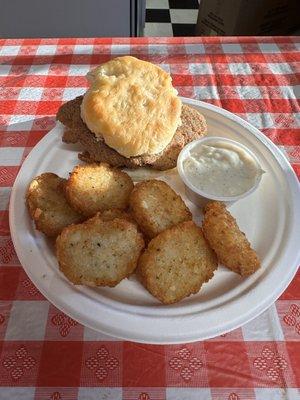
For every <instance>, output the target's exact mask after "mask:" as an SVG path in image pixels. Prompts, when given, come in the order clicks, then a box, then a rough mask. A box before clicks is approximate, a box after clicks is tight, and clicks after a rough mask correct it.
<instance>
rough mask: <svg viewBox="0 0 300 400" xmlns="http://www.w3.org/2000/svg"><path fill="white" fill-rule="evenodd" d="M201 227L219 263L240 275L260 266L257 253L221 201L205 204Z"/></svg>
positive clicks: (245, 274)
mask: <svg viewBox="0 0 300 400" xmlns="http://www.w3.org/2000/svg"><path fill="white" fill-rule="evenodd" d="M202 227H203V233H204V235H205V237H206V239H207V241H208V243H209V244H210V246H211V247H212V248H213V249H214V251H215V252H216V254H217V257H218V260H219V262H220V263H221V264H223V265H225V266H226V267H227V268H229V269H231V270H232V271H234V272H236V273H238V274H240V275H241V276H247V275H250V274H252V273H253V272H255V271H256V270H257V269H258V268H259V267H260V261H259V259H258V256H257V254H256V253H255V251H254V250H253V249H252V248H251V246H250V243H249V242H248V240H247V238H246V236H245V234H244V233H243V232H241V231H240V229H239V227H238V225H237V223H236V220H235V219H234V218H233V216H232V215H231V214H230V213H229V211H227V209H226V207H225V205H224V204H223V203H221V202H218V201H213V202H210V203H208V204H207V205H206V207H205V208H204V218H203V223H202Z"/></svg>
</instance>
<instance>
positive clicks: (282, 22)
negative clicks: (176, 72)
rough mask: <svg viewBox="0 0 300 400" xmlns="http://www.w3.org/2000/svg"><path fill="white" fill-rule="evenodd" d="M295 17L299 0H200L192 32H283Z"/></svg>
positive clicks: (295, 22) (295, 23)
mask: <svg viewBox="0 0 300 400" xmlns="http://www.w3.org/2000/svg"><path fill="white" fill-rule="evenodd" d="M299 17H300V0H201V2H200V6H199V15H198V21H197V27H196V35H200V36H247V35H257V36H264V35H283V34H286V33H289V32H291V31H292V30H293V29H294V30H295V29H297V28H298V27H299V23H300V18H299Z"/></svg>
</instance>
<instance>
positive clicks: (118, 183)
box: [65, 163, 133, 217]
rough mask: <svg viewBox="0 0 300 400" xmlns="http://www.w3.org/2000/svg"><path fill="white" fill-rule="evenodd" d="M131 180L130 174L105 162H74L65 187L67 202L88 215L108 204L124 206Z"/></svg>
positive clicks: (117, 206) (113, 206) (108, 207)
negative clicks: (75, 163) (76, 163)
mask: <svg viewBox="0 0 300 400" xmlns="http://www.w3.org/2000/svg"><path fill="white" fill-rule="evenodd" d="M132 189H133V182H132V179H131V178H130V176H129V175H127V174H126V173H125V172H123V171H120V170H118V169H116V168H112V167H110V166H109V165H108V164H104V163H102V164H88V165H78V166H76V167H75V168H74V169H73V171H72V173H71V174H70V177H69V179H68V181H67V184H66V187H65V193H66V198H67V200H68V202H69V203H70V205H71V206H72V207H73V208H74V209H75V210H77V211H78V212H80V213H82V214H83V215H85V216H87V217H91V216H93V215H95V214H96V212H98V211H104V210H108V209H110V208H120V209H125V208H126V207H127V206H128V200H129V195H130V193H131V191H132Z"/></svg>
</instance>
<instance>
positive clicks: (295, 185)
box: [9, 97, 300, 345]
mask: <svg viewBox="0 0 300 400" xmlns="http://www.w3.org/2000/svg"><path fill="white" fill-rule="evenodd" d="M181 99H182V100H183V102H184V103H187V104H189V105H192V106H193V105H194V106H196V107H201V108H204V109H207V110H210V111H213V112H216V113H217V114H221V115H222V116H223V117H225V118H227V119H230V120H232V121H234V122H236V123H238V124H240V125H242V126H244V127H245V128H246V129H247V130H249V131H250V132H251V134H253V135H254V136H255V137H256V138H257V139H258V140H259V141H260V142H261V143H262V144H263V145H264V146H265V147H267V148H268V149H269V150H273V151H272V153H273V156H274V157H275V158H276V161H277V163H278V164H279V165H280V168H281V169H283V166H285V167H287V171H288V172H289V174H288V173H287V171H285V172H284V175H285V179H286V180H287V183H288V184H289V188H290V194H291V195H292V197H293V203H295V201H294V198H295V197H299V198H300V184H299V182H298V178H297V176H296V174H295V172H294V170H293V169H292V167H291V165H290V163H289V161H288V159H287V158H286V156H285V155H284V154H283V152H282V151H281V150H280V149H279V148H278V147H277V146H276V145H275V144H274V143H273V142H272V141H271V140H270V139H269V138H267V137H266V136H265V135H264V134H263V133H262V132H260V131H259V130H258V129H257V128H256V127H254V126H253V125H251V124H250V123H249V122H248V121H246V120H243V119H242V118H241V117H239V116H237V115H235V114H233V113H231V112H230V111H228V110H225V109H223V108H220V107H217V106H215V105H212V104H210V103H205V102H203V101H200V100H195V99H189V98H185V97H181ZM55 128H57V124H56V125H55V127H54V128H52V129H51V130H50V131H49V132H48V133H47V134H46V135H45V137H44V138H43V139H41V141H40V142H39V143H38V144H37V146H39V145H40V146H42V145H43V141H44V140H45V141H46V140H47V138H48V135H49V134H50V133H51V132H52V130H53V129H55ZM29 154H30V153H29ZM26 161H27V159H25V161H24V162H23V164H22V165H21V167H20V169H19V172H18V174H17V176H16V179H15V182H14V185H13V186H12V189H11V196H10V202H9V226H10V234H11V238H12V241H13V244H14V247H15V251H16V254H17V256H18V258H19V260H20V263H21V266H22V267H23V269H24V270H25V272H26V274H27V275H28V276H29V278H30V279H31V280H32V282H33V283H34V284H35V286H37V287H38V289H39V290H40V292H41V293H42V294H43V295H44V297H45V298H46V299H47V300H48V301H50V302H51V303H52V304H53V305H54V306H55V307H57V308H58V309H60V310H61V311H63V312H64V313H66V314H68V315H71V317H72V318H74V319H75V320H77V321H78V322H80V323H81V324H83V325H85V326H87V327H89V328H91V329H94V330H95V329H96V330H97V331H100V332H102V333H105V334H107V335H110V336H114V337H117V338H120V339H123V340H133V341H136V342H140V343H152V344H162V345H164V344H176V343H188V342H194V341H197V340H205V339H208V338H211V337H215V336H218V335H220V334H223V333H226V332H229V331H231V330H233V329H235V328H238V327H240V326H242V325H244V324H246V323H247V322H249V321H251V320H252V319H254V318H256V317H257V316H258V315H260V314H261V313H262V312H264V311H265V310H266V309H267V308H269V307H270V306H271V305H272V304H273V303H274V302H275V301H276V299H277V298H278V297H279V296H280V295H281V294H282V293H283V291H284V290H285V289H286V288H287V286H288V285H289V283H290V282H291V281H292V279H293V277H294V275H295V274H296V272H297V268H298V262H299V259H300V248H299V249H298V253H297V255H295V257H294V262H293V265H292V266H291V267H290V271H289V274H287V275H286V279H285V280H284V283H283V284H281V286H280V290H277V291H276V293H272V294H271V295H269V296H268V297H266V299H265V304H264V305H263V306H261V307H258V306H257V307H255V308H253V309H252V312H250V313H249V312H248V314H250V315H248V318H244V319H243V318H242V322H237V323H235V322H234V321H233V322H231V324H230V323H227V325H224V328H223V329H219V330H218V331H216V332H215V333H214V336H211V335H210V334H208V335H207V336H205V335H204V336H201V338H199V337H198V338H195V337H193V338H190V339H189V338H179V336H178V339H174V338H172V339H171V340H165V339H163V340H161V341H157V340H149V339H143V338H138V337H133V335H128V334H121V335H120V334H118V332H115V331H111V330H109V329H106V327H104V328H103V329H102V327H101V330H100V329H99V327H98V326H97V327H95V325H93V324H90V323H89V321H88V322H87V319H86V318H85V317H84V315H83V318H81V315H78V316H77V315H74V314H76V312H74V310H73V309H72V308H70V307H69V305H68V304H67V303H65V302H64V301H59V300H57V299H56V298H53V297H52V296H51V293H49V292H47V290H46V289H45V290H44V288H43V287H41V285H40V284H39V282H38V280H37V278H35V277H34V274H33V273H32V272H31V271H30V268H27V266H26V265H25V264H26V263H24V262H22V261H21V260H22V259H23V258H24V257H23V256H22V254H20V252H21V249H19V248H18V246H16V243H17V242H18V239H17V232H16V231H15V227H14V226H13V223H12V221H13V219H14V218H13V216H14V209H13V204H14V202H15V196H16V183H17V182H18V178H19V176H21V173H22V171H23V169H25V168H26ZM291 189H293V190H291ZM295 210H296V216H294V218H293V225H295V222H294V221H295V220H298V221H300V206H299V207H298V209H294V211H295ZM294 240H295V239H294ZM257 308H259V311H258V312H256V311H255V310H256V309H257ZM118 311H119V310H118ZM147 317H148V316H147ZM150 317H151V318H153V316H150ZM230 325H231V326H230ZM225 326H227V327H226V328H225Z"/></svg>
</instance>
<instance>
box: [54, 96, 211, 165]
mask: <svg viewBox="0 0 300 400" xmlns="http://www.w3.org/2000/svg"><path fill="white" fill-rule="evenodd" d="M82 99H83V96H79V97H77V98H76V99H74V100H70V101H68V102H67V103H65V104H63V105H62V106H61V107H60V109H59V110H58V113H57V119H58V120H59V121H60V122H61V123H63V124H64V125H65V127H66V128H67V129H66V130H65V132H64V134H63V137H62V140H63V141H64V142H65V143H77V142H79V143H80V144H81V145H82V147H83V152H82V153H81V154H79V156H78V157H79V159H81V160H82V161H85V162H88V163H92V162H106V163H109V164H110V165H112V166H115V167H127V168H139V167H143V166H147V167H151V168H154V169H157V170H166V169H170V168H174V167H175V166H176V162H177V157H178V154H179V152H180V151H181V149H182V148H183V147H184V146H185V145H186V144H187V143H189V142H191V141H193V140H196V139H198V138H200V137H202V136H204V135H206V134H207V125H206V121H205V118H204V117H203V115H202V114H200V113H199V112H198V111H197V110H195V109H194V108H192V107H189V106H187V105H183V106H182V112H181V125H180V126H179V127H178V128H177V130H176V132H175V135H174V137H173V139H172V140H171V142H170V143H169V145H168V146H167V147H166V148H165V149H164V150H163V151H162V152H160V153H158V154H152V155H146V154H145V155H141V156H136V157H130V158H126V157H124V156H122V155H121V154H119V153H118V152H117V151H116V150H114V149H112V148H111V147H109V146H108V145H107V144H106V143H105V142H104V140H103V139H99V138H96V136H95V135H94V134H93V133H92V132H91V131H90V130H89V128H88V127H87V126H86V124H85V123H84V122H83V120H82V119H81V116H80V106H81V103H82Z"/></svg>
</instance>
